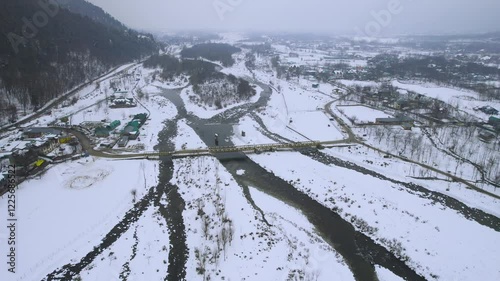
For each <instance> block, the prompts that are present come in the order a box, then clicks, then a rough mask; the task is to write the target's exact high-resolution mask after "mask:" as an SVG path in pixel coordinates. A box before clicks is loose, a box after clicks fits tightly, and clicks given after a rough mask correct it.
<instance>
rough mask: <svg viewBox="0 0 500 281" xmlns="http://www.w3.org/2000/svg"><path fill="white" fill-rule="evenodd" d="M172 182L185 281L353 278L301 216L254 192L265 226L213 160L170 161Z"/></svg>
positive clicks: (232, 181)
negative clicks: (178, 204)
mask: <svg viewBox="0 0 500 281" xmlns="http://www.w3.org/2000/svg"><path fill="white" fill-rule="evenodd" d="M172 183H173V184H175V185H177V186H178V187H179V192H180V193H181V194H182V197H183V199H184V200H185V203H186V204H185V211H184V213H183V216H184V221H185V223H186V230H187V244H188V247H189V259H188V262H187V276H186V279H187V280H200V279H202V276H205V277H208V276H210V278H211V279H217V280H262V279H265V280H285V279H286V278H288V277H289V276H293V277H294V278H300V277H302V278H304V277H317V278H318V279H317V280H332V278H334V279H335V280H353V277H352V273H351V272H350V271H349V269H348V267H347V265H345V263H344V262H343V261H342V258H341V257H340V256H338V254H336V253H335V251H334V250H333V248H331V247H330V246H329V245H328V244H326V243H325V242H324V241H323V240H322V239H321V238H320V237H319V236H318V235H317V234H316V233H315V232H314V229H313V228H312V226H311V224H310V223H309V222H308V221H307V220H306V219H305V218H304V216H303V215H301V214H300V213H299V212H297V211H295V210H294V209H293V208H291V207H288V206H286V205H285V204H283V203H280V202H279V201H278V200H276V199H273V198H271V197H269V196H267V195H264V194H262V193H260V192H258V191H256V190H253V189H252V192H251V194H252V195H254V196H256V197H255V200H256V204H257V205H259V206H262V208H263V209H264V215H265V218H266V219H267V220H268V222H269V223H270V224H271V225H267V224H266V223H265V222H264V221H263V218H262V215H261V214H260V213H259V212H258V211H257V210H255V209H254V208H253V207H252V205H250V204H249V202H248V200H247V199H246V198H245V195H244V194H243V191H242V188H241V187H240V186H238V184H237V183H236V182H235V180H234V179H233V177H232V176H231V175H230V174H229V173H228V172H227V171H226V170H225V168H224V167H223V166H222V165H221V164H220V163H219V162H218V161H217V160H216V159H215V158H213V157H198V158H186V159H178V160H174V177H173V180H172ZM315 280H316V279H315Z"/></svg>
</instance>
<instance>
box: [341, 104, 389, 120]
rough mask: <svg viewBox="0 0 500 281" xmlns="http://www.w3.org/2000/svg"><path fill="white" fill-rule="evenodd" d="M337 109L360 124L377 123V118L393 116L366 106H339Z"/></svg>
mask: <svg viewBox="0 0 500 281" xmlns="http://www.w3.org/2000/svg"><path fill="white" fill-rule="evenodd" d="M337 109H338V110H339V111H341V112H342V113H343V114H344V115H345V116H347V117H348V118H350V119H352V120H356V123H358V124H367V123H375V120H376V119H377V118H388V117H391V116H390V115H389V114H387V113H385V112H383V111H380V110H376V109H373V108H370V107H366V106H337Z"/></svg>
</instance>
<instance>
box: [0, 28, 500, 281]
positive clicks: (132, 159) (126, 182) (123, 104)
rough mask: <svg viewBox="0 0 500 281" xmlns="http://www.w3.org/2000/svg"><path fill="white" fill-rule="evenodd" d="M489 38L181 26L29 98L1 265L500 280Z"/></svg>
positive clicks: (29, 274) (231, 276) (11, 140)
mask: <svg viewBox="0 0 500 281" xmlns="http://www.w3.org/2000/svg"><path fill="white" fill-rule="evenodd" d="M488 40H489V39H488V38H485V39H484V38H465V39H460V38H431V39H427V38H422V37H404V38H386V39H377V40H363V39H360V38H347V37H346V38H344V37H330V38H323V37H318V38H310V37H301V36H292V35H255V34H253V35H245V34H240V33H221V34H217V35H211V36H208V37H200V36H197V35H192V34H182V35H176V36H175V37H174V36H167V35H166V36H165V37H164V39H163V42H162V43H163V45H162V48H161V51H160V52H159V53H158V54H156V55H153V56H148V57H146V58H143V59H141V60H137V61H136V62H133V63H129V64H126V65H122V66H119V67H117V68H114V69H112V70H111V71H108V72H106V73H104V74H103V75H101V76H100V77H98V78H95V79H91V80H89V81H87V82H86V83H85V84H83V85H78V86H75V88H74V89H72V90H71V91H68V92H67V93H66V94H65V95H64V96H62V97H58V98H55V99H53V100H52V101H50V102H48V103H46V104H45V105H44V106H43V107H40V108H28V109H26V108H23V107H22V101H18V102H19V108H20V110H17V111H16V110H11V111H9V113H8V114H4V115H2V119H1V120H0V122H1V124H0V126H1V129H0V163H1V167H2V176H0V180H1V181H2V183H3V184H2V190H1V194H2V197H1V199H0V210H1V212H0V218H1V221H2V223H4V222H7V221H11V222H12V225H15V229H14V230H11V229H9V228H8V227H5V226H4V225H2V227H1V230H0V238H1V239H0V240H1V243H0V253H2V254H1V265H0V268H2V269H5V270H1V271H0V280H18V281H21V280H103V281H104V280H106V281H107V280H248V281H250V280H325V281H331V280H380V281H392V280H443V281H447V280H500V263H499V261H500V259H499V257H500V243H499V242H500V234H499V232H500V188H499V187H500V161H499V160H500V153H499V150H500V138H499V137H498V136H499V132H500V116H499V115H498V114H499V112H498V110H500V94H499V91H500V70H499V67H500V56H499V55H498V52H496V53H495V52H494V51H490V50H489V49H488V48H487V47H484V46H487V44H483V43H484V42H485V41H488ZM436 45H439V47H436ZM476 46H482V47H481V48H480V51H476V49H477V48H476ZM11 179H15V186H14V184H12V183H13V182H14V181H11ZM9 186H10V187H12V188H10V187H9ZM7 210H9V212H7ZM9 216H10V217H9ZM9 225H10V224H8V225H7V226H9ZM11 238H12V239H11ZM9 239H11V240H12V241H14V242H15V243H14V244H12V245H11V244H10V243H8V242H7V241H9ZM11 256H15V258H14V259H12V258H11ZM9 262H10V263H9ZM12 262H13V263H12ZM9 268H15V274H12V273H11V272H9V270H8V269H9Z"/></svg>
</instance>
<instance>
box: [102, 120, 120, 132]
mask: <svg viewBox="0 0 500 281" xmlns="http://www.w3.org/2000/svg"><path fill="white" fill-rule="evenodd" d="M121 124H122V123H121V122H120V120H115V121H113V122H111V123H110V124H109V125H107V126H106V129H107V130H108V131H113V130H114V129H116V128H118V126H120V125H121ZM108 135H109V134H108Z"/></svg>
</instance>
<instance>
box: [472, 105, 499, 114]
mask: <svg viewBox="0 0 500 281" xmlns="http://www.w3.org/2000/svg"><path fill="white" fill-rule="evenodd" d="M475 109H476V110H479V111H481V112H483V113H485V114H489V115H498V113H499V112H498V110H496V109H495V108H493V107H491V106H489V105H487V106H483V107H479V108H475Z"/></svg>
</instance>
